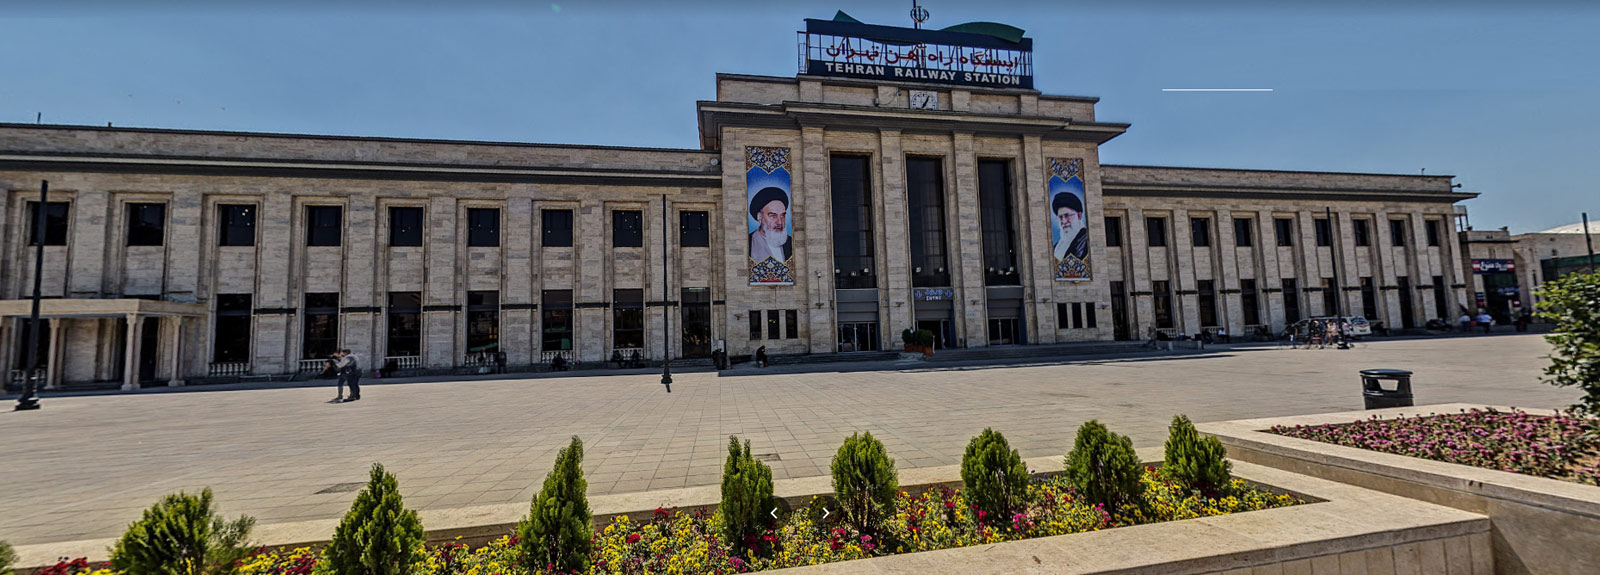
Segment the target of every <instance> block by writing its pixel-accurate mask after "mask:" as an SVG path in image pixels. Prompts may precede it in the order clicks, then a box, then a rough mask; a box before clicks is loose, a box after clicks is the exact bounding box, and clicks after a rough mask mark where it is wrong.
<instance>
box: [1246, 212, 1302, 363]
mask: <svg viewBox="0 0 1600 575" xmlns="http://www.w3.org/2000/svg"><path fill="white" fill-rule="evenodd" d="M1256 221H1257V222H1260V225H1258V226H1257V227H1256V229H1257V231H1258V233H1257V234H1256V235H1257V236H1258V237H1257V238H1256V246H1257V247H1256V251H1257V252H1258V253H1260V254H1261V270H1262V273H1261V275H1259V276H1257V279H1256V288H1257V289H1258V290H1260V291H1259V294H1260V298H1261V301H1260V303H1261V304H1263V305H1262V306H1261V323H1264V324H1267V325H1268V326H1271V327H1270V329H1272V332H1273V333H1278V332H1281V331H1283V328H1284V327H1285V326H1284V324H1285V322H1284V318H1285V317H1286V316H1285V315H1284V314H1285V310H1284V306H1283V301H1284V300H1283V298H1284V293H1283V290H1282V288H1283V275H1282V274H1283V272H1282V269H1281V268H1279V267H1278V249H1279V248H1278V222H1277V221H1276V218H1274V217H1273V214H1272V209H1270V208H1268V209H1263V210H1260V211H1258V212H1256ZM1296 283H1299V282H1296ZM1268 290H1271V291H1268ZM1296 296H1298V294H1296ZM1301 309H1302V310H1304V307H1302V308H1301ZM1301 315H1305V314H1304V313H1301Z"/></svg>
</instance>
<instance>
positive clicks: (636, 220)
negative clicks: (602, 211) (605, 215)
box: [611, 210, 644, 248]
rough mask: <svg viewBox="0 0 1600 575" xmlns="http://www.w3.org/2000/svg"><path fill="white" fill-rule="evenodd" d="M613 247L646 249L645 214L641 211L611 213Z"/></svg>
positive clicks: (616, 211) (613, 211)
mask: <svg viewBox="0 0 1600 575" xmlns="http://www.w3.org/2000/svg"><path fill="white" fill-rule="evenodd" d="M611 247H614V248H639V247H644V212H641V211H639V210H612V211H611Z"/></svg>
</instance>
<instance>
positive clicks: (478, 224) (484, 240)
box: [467, 208, 500, 248]
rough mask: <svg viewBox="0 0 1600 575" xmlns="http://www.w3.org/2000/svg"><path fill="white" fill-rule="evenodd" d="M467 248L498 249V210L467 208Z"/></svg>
mask: <svg viewBox="0 0 1600 575" xmlns="http://www.w3.org/2000/svg"><path fill="white" fill-rule="evenodd" d="M467 246H469V247H474V248H497V247H500V210H499V209H498V208H467Z"/></svg>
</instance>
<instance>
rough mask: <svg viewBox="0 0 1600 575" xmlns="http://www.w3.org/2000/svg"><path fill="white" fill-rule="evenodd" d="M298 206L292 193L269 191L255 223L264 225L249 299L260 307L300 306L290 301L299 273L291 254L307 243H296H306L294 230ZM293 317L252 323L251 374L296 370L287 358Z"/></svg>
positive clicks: (262, 318) (301, 250)
mask: <svg viewBox="0 0 1600 575" xmlns="http://www.w3.org/2000/svg"><path fill="white" fill-rule="evenodd" d="M297 209H299V206H297V205H296V204H295V202H294V198H293V197H292V196H290V195H289V194H287V193H270V194H267V195H266V197H265V198H264V199H263V200H262V204H261V209H260V210H259V211H258V212H257V218H256V223H257V224H258V225H259V226H260V228H261V229H260V230H259V231H258V233H259V234H260V235H261V237H260V242H259V244H258V246H257V248H256V254H257V258H258V259H257V262H256V270H257V271H256V282H257V283H256V292H255V294H254V297H253V298H252V300H253V301H251V302H250V303H251V305H253V306H255V307H256V308H257V309H261V308H285V307H298V306H294V304H293V303H291V302H290V300H289V282H291V281H293V280H295V279H296V277H297V276H298V275H299V274H295V273H292V272H291V271H290V268H289V262H290V256H289V254H290V253H291V252H293V253H299V254H304V253H305V248H304V246H299V247H297V246H296V243H297V241H298V243H300V244H304V243H305V238H304V236H303V235H299V236H297V235H296V234H294V233H293V232H294V225H293V222H294V221H295V219H296V215H295V211H296V210H297ZM293 317H294V316H292V315H286V314H272V315H257V316H256V317H255V321H254V322H252V323H253V324H254V325H255V334H254V337H252V338H250V340H251V344H252V345H253V346H254V347H255V353H254V354H252V356H251V357H252V358H253V361H252V362H251V365H250V372H251V373H254V374H276V373H291V372H293V370H294V364H293V363H291V362H290V359H289V357H288V355H289V349H290V342H291V341H293V339H292V336H291V330H290V329H289V326H290V325H292V320H293Z"/></svg>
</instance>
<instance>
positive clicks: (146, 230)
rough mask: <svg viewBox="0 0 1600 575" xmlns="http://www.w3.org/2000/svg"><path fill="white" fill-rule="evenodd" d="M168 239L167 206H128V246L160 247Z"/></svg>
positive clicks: (143, 204) (141, 204) (142, 204)
mask: <svg viewBox="0 0 1600 575" xmlns="http://www.w3.org/2000/svg"><path fill="white" fill-rule="evenodd" d="M166 237H167V205H166V204H145V203H139V204H128V245H130V246H159V245H161V244H162V243H163V241H164V240H166Z"/></svg>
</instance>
